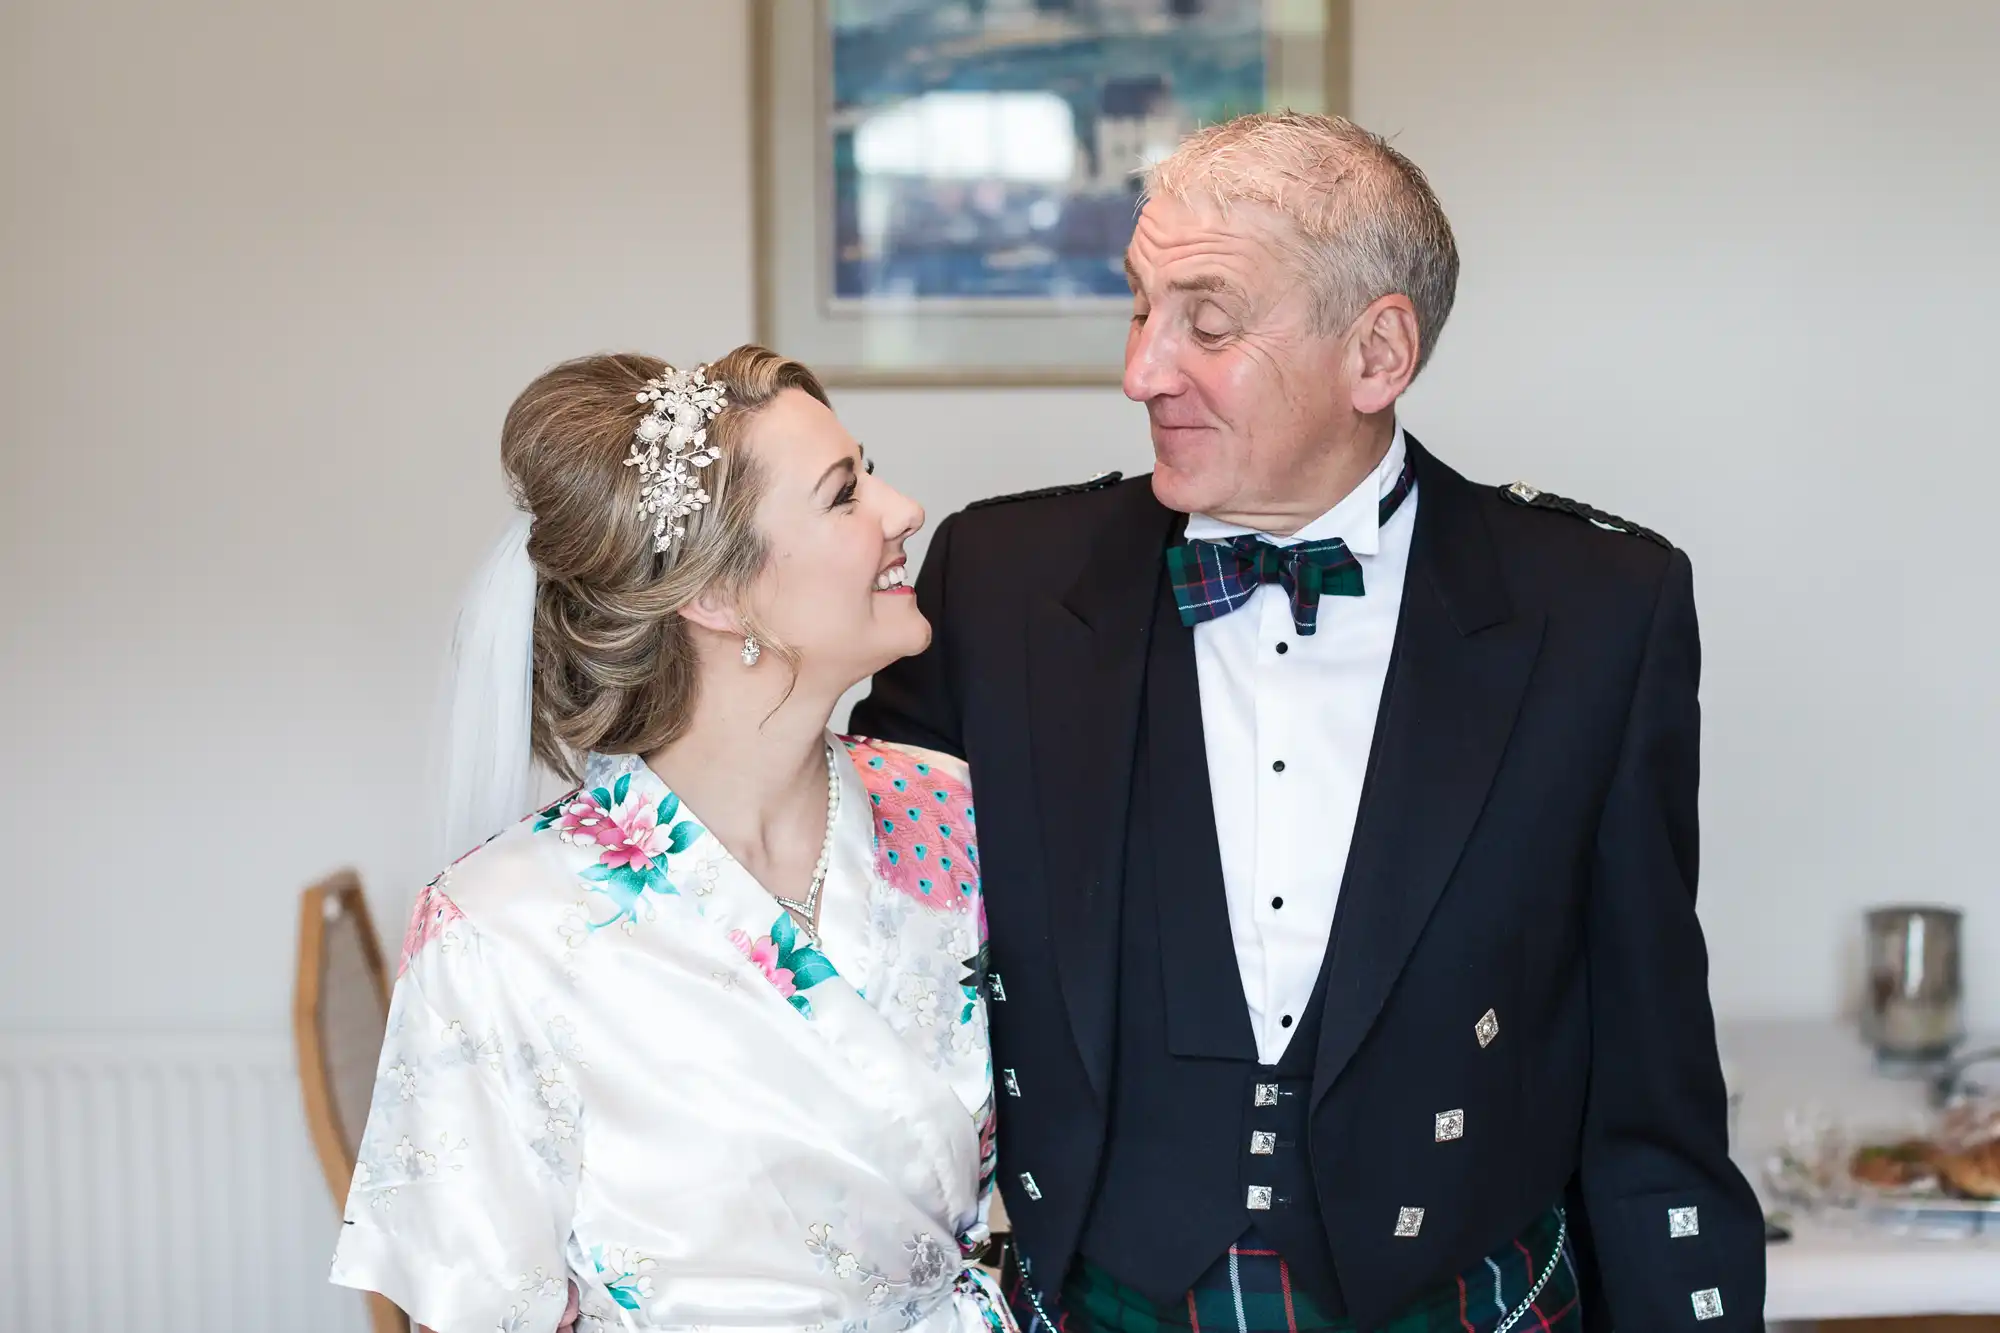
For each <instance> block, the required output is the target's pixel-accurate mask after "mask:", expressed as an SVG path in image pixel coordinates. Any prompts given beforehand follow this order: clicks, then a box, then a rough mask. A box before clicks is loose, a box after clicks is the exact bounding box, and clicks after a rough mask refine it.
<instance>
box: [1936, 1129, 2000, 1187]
mask: <svg viewBox="0 0 2000 1333" xmlns="http://www.w3.org/2000/svg"><path fill="white" fill-rule="evenodd" d="M1937 1169H1938V1174H1939V1175H1941V1176H1943V1177H1944V1183H1945V1187H1946V1188H1947V1189H1949V1190H1951V1192H1952V1193H1954V1194H1962V1195H1964V1196H1965V1197H1966V1198H1969V1199H2000V1139H1989V1140H1987V1141H1986V1142H1985V1143H1982V1144H1980V1145H1979V1146H1978V1147H1975V1148H1967V1149H1966V1150H1965V1151H1964V1152H1954V1153H1941V1154H1939V1155H1938V1159H1937Z"/></svg>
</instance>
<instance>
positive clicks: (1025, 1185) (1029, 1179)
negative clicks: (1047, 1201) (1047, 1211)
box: [1021, 1171, 1042, 1199]
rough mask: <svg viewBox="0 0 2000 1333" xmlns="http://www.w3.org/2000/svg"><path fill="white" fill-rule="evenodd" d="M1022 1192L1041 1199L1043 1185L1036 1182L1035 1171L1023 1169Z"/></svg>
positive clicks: (1032, 1197)
mask: <svg viewBox="0 0 2000 1333" xmlns="http://www.w3.org/2000/svg"><path fill="white" fill-rule="evenodd" d="M1021 1192H1022V1193H1023V1194H1025V1195H1027V1196H1028V1197H1029V1198H1031V1199H1039V1198H1041V1197H1042V1187H1041V1186H1040V1185H1037V1184H1036V1183H1035V1173H1034V1172H1032V1171H1023V1172H1022V1173H1021Z"/></svg>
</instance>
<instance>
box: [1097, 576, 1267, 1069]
mask: <svg viewBox="0 0 2000 1333" xmlns="http://www.w3.org/2000/svg"><path fill="white" fill-rule="evenodd" d="M1158 597H1159V600H1158V602H1157V603H1156V605H1155V607H1154V611H1153V644H1152V647H1151V649H1150V650H1149V653H1148V657H1147V664H1146V681H1145V688H1144V690H1143V693H1144V695H1145V710H1146V717H1145V720H1144V721H1143V722H1142V723H1141V725H1142V727H1143V728H1144V733H1143V734H1144V738H1145V744H1144V746H1143V750H1144V753H1145V755H1146V771H1145V776H1146V779H1147V780H1146V781H1145V782H1143V783H1141V784H1139V786H1140V790H1141V791H1142V792H1143V793H1144V794H1145V800H1146V808H1140V809H1134V810H1133V811H1132V819H1133V821H1134V825H1135V829H1134V831H1135V833H1136V834H1137V836H1139V837H1141V838H1149V839H1151V842H1150V843H1149V844H1148V845H1147V850H1148V852H1149V853H1150V855H1149V856H1148V857H1147V859H1148V860H1150V861H1151V868H1152V893H1151V894H1150V895H1149V897H1150V900H1151V904H1152V907H1153V910H1154V912H1155V914H1156V915H1157V916H1158V918H1159V941H1160V971H1161V973H1162V974H1163V975H1164V976H1165V977H1166V980H1167V987H1166V993H1165V995H1164V996H1163V998H1162V1003H1163V1004H1164V1006H1165V1008H1164V1011H1163V1014H1162V1016H1163V1017H1164V1018H1165V1020H1166V1028H1167V1050H1168V1052H1169V1053H1171V1054H1173V1055H1177V1056H1196V1057H1208V1058H1211V1059H1224V1060H1253V1061H1254V1060H1255V1059H1256V1058H1257V1034H1256V1033H1255V1032H1254V1031H1252V1030H1251V1027H1250V1008H1249V1005H1248V1004H1246V1003H1245V1002H1244V998H1243V974H1242V970H1241V968H1240V967H1239V966H1238V965H1237V961H1236V949H1235V939H1234V936H1233V935H1232V933H1231V929H1230V923H1229V897H1228V894H1227V892H1226V891H1225V890H1224V888H1223V880H1222V849H1221V846H1220V843H1219V840H1218V838H1217V836H1216V829H1215V796H1214V791H1213V788H1211V787H1210V785H1209V775H1208V743H1207V736H1206V734H1205V732H1204V731H1203V729H1202V719H1201V674H1200V670H1199V668H1198V667H1197V665H1196V663H1195V655H1194V631H1193V630H1191V629H1189V628H1187V627H1186V626H1185V625H1182V624H1181V623H1180V615H1179V613H1178V612H1177V611H1176V610H1175V608H1174V597H1173V592H1172V591H1171V590H1170V589H1169V588H1168V587H1167V585H1166V581H1165V580H1164V579H1163V580H1161V582H1160V589H1159V593H1158ZM1135 901H1136V900H1135ZM1126 910H1127V911H1131V910H1133V908H1132V906H1131V905H1129V904H1128V906H1127V908H1126Z"/></svg>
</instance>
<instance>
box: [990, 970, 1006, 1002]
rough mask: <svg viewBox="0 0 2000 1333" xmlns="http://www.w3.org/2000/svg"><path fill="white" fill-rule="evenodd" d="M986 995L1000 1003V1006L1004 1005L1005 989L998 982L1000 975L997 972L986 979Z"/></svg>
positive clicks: (999, 981)
mask: <svg viewBox="0 0 2000 1333" xmlns="http://www.w3.org/2000/svg"><path fill="white" fill-rule="evenodd" d="M986 993H987V994H988V995H991V996H992V997H993V998H994V999H996V1000H998V1001H1000V1002H1001V1003H1002V1004H1004V1003H1006V1001H1007V987H1006V986H1005V985H1004V984H1002V982H1001V980H1000V974H999V973H998V972H995V973H994V974H993V975H992V976H990V977H988V978H986Z"/></svg>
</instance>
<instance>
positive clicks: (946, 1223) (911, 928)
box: [333, 740, 1007, 1333]
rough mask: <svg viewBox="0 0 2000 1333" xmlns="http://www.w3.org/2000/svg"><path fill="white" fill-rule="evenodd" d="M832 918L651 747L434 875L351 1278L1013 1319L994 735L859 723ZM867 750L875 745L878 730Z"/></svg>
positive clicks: (886, 1318)
mask: <svg viewBox="0 0 2000 1333" xmlns="http://www.w3.org/2000/svg"><path fill="white" fill-rule="evenodd" d="M832 743H833V745H834V754H835V756H836V759H837V761H838V762H837V775H838V780H839V783H840V807H839V815H838V818H837V820H836V827H835V836H834V840H833V844H832V854H831V857H830V861H829V866H828V873H827V878H826V885H825V889H824V892H823V903H822V907H821V917H820V938H819V939H818V940H817V941H813V940H810V939H808V938H807V937H806V936H805V934H804V932H802V931H801V930H800V929H799V928H798V927H797V926H796V924H795V923H794V922H793V920H792V918H791V917H790V916H789V915H788V914H787V913H786V911H785V910H784V908H782V907H780V906H779V905H778V903H777V902H776V900H775V899H774V898H772V896H771V895H770V894H769V893H768V892H766V891H765V890H764V889H763V888H762V887H761V886H760V885H759V884H758V883H757V882H756V880H754V879H753V878H751V876H750V875H749V874H748V872H746V871H745V870H744V869H743V868H742V867H741V866H740V865H738V864H737V863H736V861H735V860H734V859H733V858H732V857H731V856H730V855H729V853H728V852H727V851H725V850H724V849H723V848H722V847H721V846H720V844H719V843H717V841H716V840H715V839H714V838H713V837H712V836H710V835H709V834H708V833H707V832H706V831H705V830H704V829H703V827H702V824H701V820H700V817H699V815H697V814H696V812H694V811H693V810H690V809H688V808H687V807H686V806H684V805H683V804H681V802H680V800H679V798H677V797H676V796H675V795H674V794H673V793H672V792H671V791H669V790H668V789H667V788H666V786H665V784H664V783H662V782H661V781H660V779H659V778H658V777H657V776H656V775H655V774H654V773H653V772H652V771H651V770H650V769H649V768H647V767H646V765H645V764H644V763H643V762H641V761H640V760H639V759H637V758H634V757H631V756H625V757H610V758H599V759H594V760H593V762H592V766H591V771H590V773H589V774H588V778H589V781H588V782H587V783H586V785H585V787H584V789H583V790H581V791H579V792H577V793H574V794H573V795H571V796H569V797H567V798H565V799H564V800H562V801H559V802H557V803H556V804H555V805H553V806H551V807H550V808H548V809H547V810H544V811H542V812H541V813H540V814H538V815H535V816H532V817H530V818H528V819H526V820H523V821H522V822H521V823H519V824H517V825H515V826H514V827H513V828H512V829H510V830H508V831H507V832H505V833H503V834H501V835H500V836H498V837H497V838H495V839H493V840H492V841H491V842H489V843H487V844H486V845H485V846H483V847H481V848H480V849H479V850H477V851H475V852H473V853H472V854H471V855H469V856H467V857H466V858H464V859H463V860H461V861H460V862H458V863H457V864H456V865H454V866H453V867H452V868H451V869H450V870H448V871H446V872H445V874H444V875H443V876H441V877H440V878H439V879H438V880H437V881H436V882H435V883H434V884H432V885H431V886H430V887H429V888H428V889H426V890H425V891H424V894H423V896H422V897H421V898H420V899H419V901H418V904H417V910H416V913H415V916H414V918H413V920H412V922H411V926H410V931H409V936H408V938H407V939H406V941H405V944H404V969H403V972H402V975H401V977H400V979H399V980H398V981H397V983H396V990H395V998H394V1002H393V1004H392V1006H391V1011H390V1016H389V1026H388V1034H387V1038H386V1040H385V1043H384V1046H383V1050H382V1058H381V1065H380V1068H379V1072H378V1075H377V1082H376V1086H375V1094H374V1103H373V1107H372V1109H371V1112H370V1115H369V1120H368V1127H367V1131H366V1134H365V1136H364V1138H363V1143H362V1148H361V1154H360V1163H359V1165H358V1167H357V1168H356V1170H355V1174H354V1184H353V1189H352V1192H351V1193H350V1195H349V1196H348V1201H347V1209H346V1215H345V1218H344V1221H345V1226H344V1227H343V1228H342V1235H341V1240H340V1245H339V1250H338V1253H337V1255H336V1257H335V1261H334V1268H333V1280H334V1281H335V1282H337V1283H340V1284H342V1285H345V1286H352V1287H361V1288H367V1289H370V1290H374V1291H379V1292H381V1293H383V1294H384V1295H386V1296H387V1297H388V1298H389V1299H390V1300H392V1301H394V1302H396V1304H397V1305H399V1306H401V1307H402V1308H403V1309H404V1310H405V1311H407V1312H408V1313H409V1314H410V1315H412V1316H413V1317H414V1318H416V1319H417V1320H418V1321H420V1322H422V1323H424V1324H426V1325H429V1326H430V1327H432V1328H435V1329H437V1330H439V1333H475V1331H476V1333H491V1330H495V1329H499V1330H506V1331H510V1333H512V1331H518V1333H544V1331H545V1330H549V1329H553V1328H555V1327H556V1323H557V1320H558V1319H559V1318H560V1317H561V1315H562V1312H563V1307H564V1303H565V1299H566V1295H567V1284H568V1283H569V1282H570V1281H574V1282H575V1283H576V1284H577V1286H578V1288H579V1289H580V1291H581V1297H582V1299H581V1318H580V1321H579V1324H578V1328H579V1330H580V1333H615V1331H617V1330H636V1329H685V1328H693V1327H695V1326H707V1327H713V1328H732V1329H773V1330H776V1329H790V1330H796V1329H827V1330H833V1329H848V1330H857V1331H865V1333H877V1331H878V1330H890V1329H896V1330H901V1329H917V1330H928V1331H933V1333H947V1331H951V1333H980V1331H981V1330H998V1329H1004V1328H1006V1327H1007V1325H1006V1321H1005V1316H1004V1315H1002V1314H1001V1313H1000V1310H1001V1308H1002V1303H1001V1302H1000V1300H999V1299H998V1295H997V1293H996V1292H994V1291H993V1290H992V1288H991V1286H990V1284H989V1280H988V1278H987V1277H986V1276H985V1275H984V1274H983V1273H981V1272H979V1271H978V1270H976V1269H970V1268H968V1266H967V1264H968V1257H969V1256H970V1255H971V1254H972V1253H973V1252H974V1251H975V1249H976V1248H977V1247H978V1246H979V1245H980V1244H981V1243H982V1242H983V1241H984V1240H985V1238H986V1234H987V1227H986V1216H987V1209H988V1206H989V1202H990V1199H991V1195H992V1184H993V1170H994V1155H993V1100H992V1066H991V1060H990V1057H989V1053H988V1047H987V1037H986V1013H985V1008H984V1000H983V998H982V987H981V981H982V972H983V967H984V961H983V960H984V951H985V913H984V910H983V908H982V906H981V901H980V896H979V871H978V851H977V848H976V845H975V842H974V838H973V827H972V825H973V809H972V804H971V795H970V792H969V791H968V789H967V786H966V780H965V774H964V770H963V767H962V765H960V764H959V763H958V761H956V760H954V759H950V758H948V757H945V756H941V755H934V754H930V753H928V752H924V751H917V750H911V749H907V748H905V747H900V746H891V745H886V744H880V743H876V742H871V741H862V740H847V741H838V740H836V741H834V742H832ZM850 759H851V762H849V760H850Z"/></svg>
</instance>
